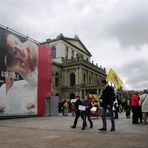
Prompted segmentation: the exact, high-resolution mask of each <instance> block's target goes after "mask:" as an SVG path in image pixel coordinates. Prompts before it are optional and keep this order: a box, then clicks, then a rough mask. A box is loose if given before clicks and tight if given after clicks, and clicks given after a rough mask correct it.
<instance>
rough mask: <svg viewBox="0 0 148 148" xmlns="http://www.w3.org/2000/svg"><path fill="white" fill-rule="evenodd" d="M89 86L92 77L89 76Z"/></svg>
mask: <svg viewBox="0 0 148 148" xmlns="http://www.w3.org/2000/svg"><path fill="white" fill-rule="evenodd" d="M89 84H91V76H90V75H89Z"/></svg>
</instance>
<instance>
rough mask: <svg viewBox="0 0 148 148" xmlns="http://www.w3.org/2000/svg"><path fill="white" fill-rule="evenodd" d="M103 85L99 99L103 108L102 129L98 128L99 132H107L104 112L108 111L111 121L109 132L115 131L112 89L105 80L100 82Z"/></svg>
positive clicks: (113, 94)
mask: <svg viewBox="0 0 148 148" xmlns="http://www.w3.org/2000/svg"><path fill="white" fill-rule="evenodd" d="M102 85H103V91H102V95H101V97H100V100H101V101H102V102H101V104H102V107H103V114H102V123H103V125H102V128H100V129H99V130H100V131H106V130H107V123H106V111H107V110H108V111H109V116H110V119H111V129H110V131H115V121H114V117H113V103H114V101H115V93H114V88H113V87H112V86H110V85H108V82H107V81H106V80H102Z"/></svg>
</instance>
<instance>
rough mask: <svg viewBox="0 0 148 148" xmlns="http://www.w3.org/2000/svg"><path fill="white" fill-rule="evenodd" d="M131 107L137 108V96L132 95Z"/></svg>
mask: <svg viewBox="0 0 148 148" xmlns="http://www.w3.org/2000/svg"><path fill="white" fill-rule="evenodd" d="M131 106H139V97H138V96H137V95H132V97H131Z"/></svg>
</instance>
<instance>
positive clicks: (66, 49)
mask: <svg viewBox="0 0 148 148" xmlns="http://www.w3.org/2000/svg"><path fill="white" fill-rule="evenodd" d="M65 59H68V47H66V48H65Z"/></svg>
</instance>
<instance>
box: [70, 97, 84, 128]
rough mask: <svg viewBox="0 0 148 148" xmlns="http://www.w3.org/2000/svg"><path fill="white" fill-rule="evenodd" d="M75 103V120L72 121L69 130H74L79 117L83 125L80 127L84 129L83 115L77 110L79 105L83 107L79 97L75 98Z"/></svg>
mask: <svg viewBox="0 0 148 148" xmlns="http://www.w3.org/2000/svg"><path fill="white" fill-rule="evenodd" d="M76 99H77V100H76V103H75V119H74V123H73V125H72V126H71V128H76V125H77V122H78V119H79V117H80V116H81V118H82V120H83V125H82V129H84V128H85V126H84V123H85V121H84V113H83V112H82V111H81V110H79V105H83V103H82V101H81V100H80V97H79V96H76Z"/></svg>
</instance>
